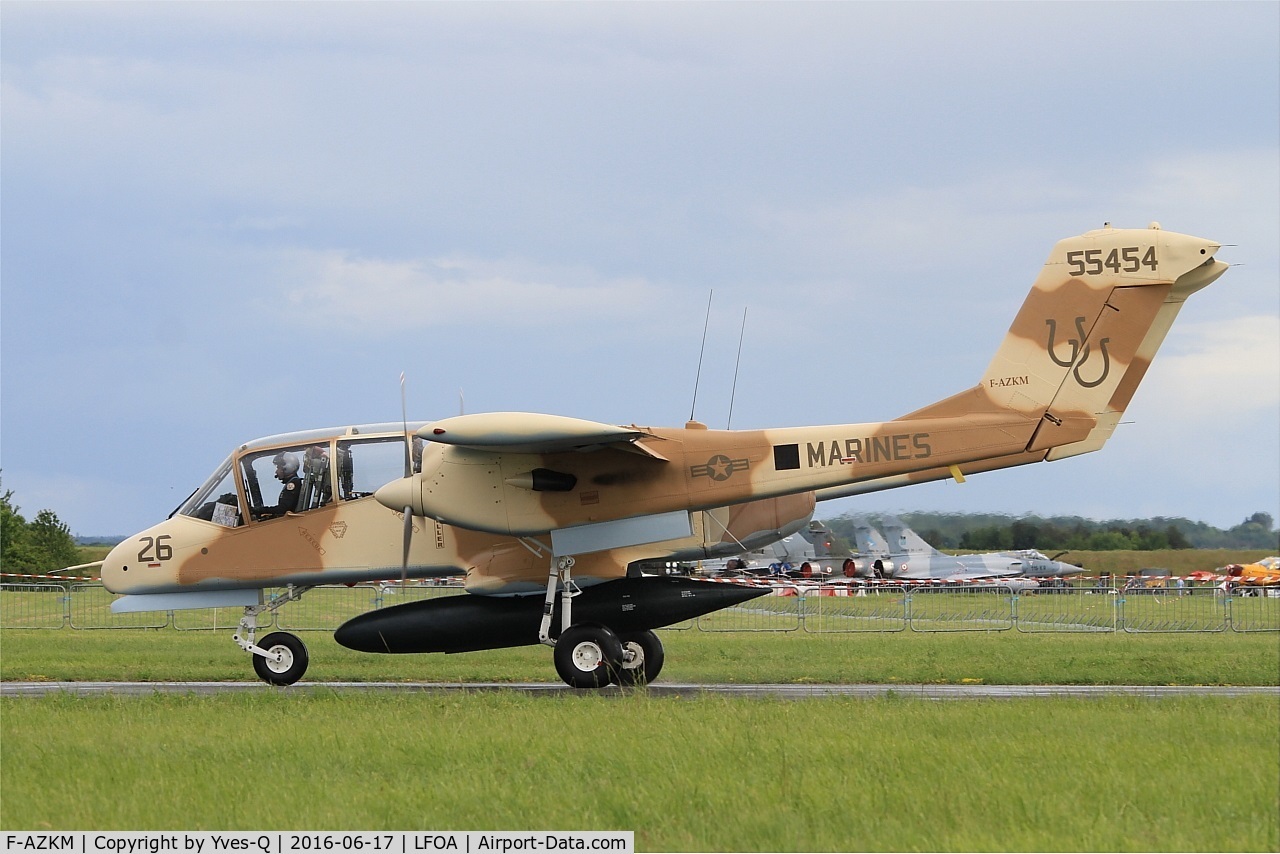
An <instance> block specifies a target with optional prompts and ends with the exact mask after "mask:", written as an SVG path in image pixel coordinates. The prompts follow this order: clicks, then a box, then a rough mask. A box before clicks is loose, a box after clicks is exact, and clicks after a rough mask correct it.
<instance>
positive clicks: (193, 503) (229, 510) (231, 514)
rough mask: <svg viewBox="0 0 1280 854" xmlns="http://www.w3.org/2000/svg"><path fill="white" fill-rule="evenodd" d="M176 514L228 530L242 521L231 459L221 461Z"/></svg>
mask: <svg viewBox="0 0 1280 854" xmlns="http://www.w3.org/2000/svg"><path fill="white" fill-rule="evenodd" d="M178 512H179V513H181V514H182V515H183V516H190V517H192V518H193V519H204V520H205V521H206V522H216V523H218V524H219V525H225V526H227V527H228V528H234V527H235V526H236V525H239V524H241V522H242V521H243V520H242V519H241V516H240V501H239V499H238V498H237V497H236V479H235V475H234V473H233V472H232V469H231V457H227V459H225V460H223V462H222V465H220V466H218V468H217V469H216V470H215V471H214V473H213V474H212V475H210V477H209V479H208V480H206V481H205V482H204V485H203V486H201V487H200V488H199V489H197V490H196V491H195V492H193V493H191V497H190V498H188V499H187V500H186V501H185V502H184V503H183V505H182V506H181V507H179V508H178Z"/></svg>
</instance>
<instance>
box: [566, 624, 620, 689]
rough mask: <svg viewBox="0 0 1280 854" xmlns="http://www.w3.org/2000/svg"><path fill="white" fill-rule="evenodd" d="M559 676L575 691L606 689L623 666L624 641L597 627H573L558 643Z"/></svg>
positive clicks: (580, 625)
mask: <svg viewBox="0 0 1280 854" xmlns="http://www.w3.org/2000/svg"><path fill="white" fill-rule="evenodd" d="M552 657H553V658H554V659H555V664H556V672H557V673H559V674H560V678H561V679H563V680H564V681H565V684H567V685H569V686H571V687H573V688H603V687H604V686H605V685H608V684H609V683H610V682H612V681H613V679H614V674H615V673H617V671H618V670H619V669H620V668H621V665H622V657H623V656H622V641H620V640H618V636H617V635H616V634H614V633H613V630H612V629H609V628H607V627H605V626H599V625H595V624H593V623H580V624H578V625H576V626H570V627H569V628H568V629H566V630H565V631H564V632H563V633H562V634H561V635H560V638H559V640H557V641H556V646H555V650H554V653H553V655H552Z"/></svg>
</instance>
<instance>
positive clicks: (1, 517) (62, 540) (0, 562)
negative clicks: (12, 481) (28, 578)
mask: <svg viewBox="0 0 1280 854" xmlns="http://www.w3.org/2000/svg"><path fill="white" fill-rule="evenodd" d="M19 510H21V508H20V507H18V505H17V504H14V503H13V490H12V489H9V490H3V489H2V488H0V571H3V572H23V573H40V572H48V571H49V570H51V569H62V568H63V567H67V566H74V565H76V564H77V563H79V562H80V550H79V549H78V548H77V547H76V542H75V540H74V539H73V538H72V536H71V529H70V528H68V527H67V525H66V523H65V522H63V521H62V520H61V519H59V518H58V514H56V513H54V512H53V511H52V510H41V511H40V512H39V513H37V514H36V517H35V518H34V519H32V520H31V521H30V522H28V521H27V520H26V519H25V518H24V517H23V516H22V514H21V513H20V512H19Z"/></svg>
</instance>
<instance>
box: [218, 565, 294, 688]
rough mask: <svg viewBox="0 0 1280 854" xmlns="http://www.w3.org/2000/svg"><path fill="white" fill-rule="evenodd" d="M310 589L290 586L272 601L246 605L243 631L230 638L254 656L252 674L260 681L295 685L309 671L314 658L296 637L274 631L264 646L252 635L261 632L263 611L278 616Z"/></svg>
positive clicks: (241, 624) (242, 624)
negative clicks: (260, 625)
mask: <svg viewBox="0 0 1280 854" xmlns="http://www.w3.org/2000/svg"><path fill="white" fill-rule="evenodd" d="M310 589H311V588H310V587H290V588H289V592H288V593H286V594H285V595H283V596H277V597H275V598H274V599H272V600H271V601H270V602H265V603H264V602H262V601H261V597H260V598H259V602H258V604H257V605H246V606H245V609H244V616H243V617H241V618H240V631H238V632H236V634H235V635H234V636H233V637H232V638H231V639H232V640H234V641H235V642H236V643H237V644H238V645H239V647H240V648H241V649H243V650H244V651H245V652H249V653H252V654H253V671H254V672H255V673H257V674H258V678H259V679H261V680H262V681H263V682H266V683H267V684H269V685H292V684H293V683H294V682H297V681H298V680H299V679H301V678H302V675H303V674H304V673H306V672H307V665H308V664H310V662H311V656H310V655H308V654H307V645H306V644H304V643H303V642H302V639H301V638H299V637H298V636H297V635H293V634H290V633H289V632H272V633H271V634H269V635H267V636H266V637H264V638H263V639H262V643H261V645H259V644H256V643H254V640H253V636H254V633H255V632H256V631H257V629H258V615H259V614H261V613H263V612H264V611H266V612H269V613H275V611H276V610H277V609H278V608H280V607H281V606H283V605H285V604H287V603H289V602H295V601H297V600H298V599H301V598H302V594H303V593H306V592H307V591H308V590H310Z"/></svg>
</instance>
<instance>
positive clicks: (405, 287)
mask: <svg viewBox="0 0 1280 854" xmlns="http://www.w3.org/2000/svg"><path fill="white" fill-rule="evenodd" d="M281 263H282V264H283V266H284V268H285V272H284V274H283V277H282V278H283V280H284V281H286V282H288V283H289V284H287V285H286V287H285V288H284V289H283V291H281V292H279V293H277V294H276V295H275V296H274V297H273V299H276V300H278V304H277V306H276V307H277V308H280V309H283V310H285V311H287V312H288V313H289V315H290V316H291V317H292V318H293V319H295V320H296V321H297V322H298V323H300V324H302V325H304V326H307V327H311V328H314V329H339V330H342V331H344V332H348V333H352V334H357V335H358V334H361V333H378V332H390V331H405V330H413V329H431V328H438V327H454V326H468V325H479V324H483V325H484V326H485V327H486V328H494V327H497V328H502V329H513V328H524V329H526V330H529V331H539V330H540V331H541V332H542V333H543V334H545V335H548V336H552V335H556V334H569V333H570V331H571V330H575V328H576V327H577V326H578V325H580V324H582V323H585V322H587V321H590V322H591V323H592V324H593V325H603V326H615V327H616V326H617V325H619V324H621V323H624V322H627V321H628V320H630V321H631V322H634V321H635V320H637V319H639V318H644V317H647V316H650V315H652V314H654V313H656V312H657V311H658V310H659V309H660V307H661V305H662V303H663V301H664V298H665V297H664V294H665V288H663V287H661V286H658V285H655V284H653V283H651V282H648V281H646V280H644V279H642V278H637V277H632V278H615V279H610V278H605V277H602V276H600V275H598V274H596V273H594V272H592V271H590V270H586V269H582V268H568V267H566V268H559V269H557V268H551V267H543V266H538V265H534V264H527V263H522V262H513V261H489V260H481V259H475V258H457V257H455V258H437V259H408V260H397V259H386V258H363V257H357V256H355V255H353V254H350V253H347V252H344V251H340V250H322V251H313V250H291V251H288V252H285V253H283V254H282V256H281Z"/></svg>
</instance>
